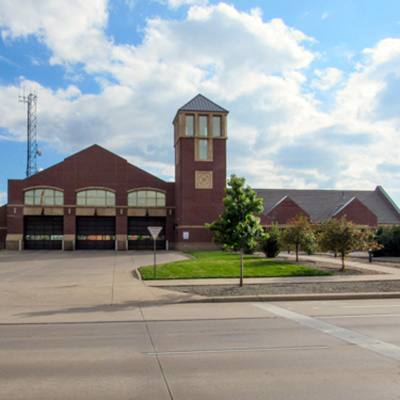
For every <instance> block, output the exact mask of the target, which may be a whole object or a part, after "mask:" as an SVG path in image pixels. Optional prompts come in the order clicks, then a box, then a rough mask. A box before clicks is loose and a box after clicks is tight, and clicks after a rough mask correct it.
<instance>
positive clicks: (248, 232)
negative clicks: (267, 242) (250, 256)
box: [206, 175, 266, 286]
mask: <svg viewBox="0 0 400 400" xmlns="http://www.w3.org/2000/svg"><path fill="white" fill-rule="evenodd" d="M225 193H226V197H225V198H224V206H225V211H224V212H223V213H222V214H221V215H220V216H219V220H217V221H214V222H213V223H211V224H206V228H208V229H210V230H211V231H213V232H215V234H216V236H215V237H214V238H213V242H214V243H219V244H223V247H224V248H225V249H232V250H235V251H240V286H243V252H244V251H245V250H248V249H251V248H254V247H255V246H257V241H258V240H261V239H262V238H264V237H265V236H266V235H265V234H264V232H263V229H262V227H261V226H260V224H259V222H260V220H259V218H257V217H255V215H254V214H259V213H261V212H262V210H263V206H262V199H258V198H257V197H256V193H255V192H254V191H253V190H252V189H251V187H250V186H245V179H244V178H238V177H237V176H236V175H231V177H230V179H229V180H228V187H227V188H226V189H225Z"/></svg>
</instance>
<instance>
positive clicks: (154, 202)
mask: <svg viewBox="0 0 400 400" xmlns="http://www.w3.org/2000/svg"><path fill="white" fill-rule="evenodd" d="M128 206H129V207H165V193H162V192H157V191H155V190H135V191H133V192H130V193H128Z"/></svg>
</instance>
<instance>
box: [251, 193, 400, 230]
mask: <svg viewBox="0 0 400 400" xmlns="http://www.w3.org/2000/svg"><path fill="white" fill-rule="evenodd" d="M254 190H255V191H256V192H257V196H258V197H259V198H262V199H263V206H264V213H265V212H267V211H268V210H271V209H272V208H273V207H274V206H275V205H276V204H277V203H279V202H280V201H281V200H282V199H283V198H284V197H285V196H287V197H289V198H290V199H292V200H293V201H294V202H295V203H297V204H298V206H299V207H301V208H302V209H303V210H304V211H305V212H307V213H308V214H309V215H310V218H311V220H312V221H323V220H325V219H327V218H330V217H332V216H333V214H334V213H335V212H337V211H338V210H339V209H340V208H342V207H343V206H344V205H345V204H347V203H348V202H349V201H350V200H352V199H353V198H354V197H355V198H357V199H358V200H360V201H361V203H363V204H364V205H365V206H366V207H367V208H368V209H369V210H371V211H372V212H373V213H374V214H375V215H376V216H377V217H378V224H380V225H381V224H400V211H399V209H398V207H397V206H396V204H395V203H393V201H392V200H391V199H390V197H389V196H388V195H387V194H386V192H385V191H384V190H383V189H382V188H381V187H380V186H378V187H377V188H376V189H375V190H374V191H372V190H371V191H367V190H300V189H254Z"/></svg>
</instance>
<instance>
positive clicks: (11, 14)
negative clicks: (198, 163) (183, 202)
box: [0, 0, 400, 204]
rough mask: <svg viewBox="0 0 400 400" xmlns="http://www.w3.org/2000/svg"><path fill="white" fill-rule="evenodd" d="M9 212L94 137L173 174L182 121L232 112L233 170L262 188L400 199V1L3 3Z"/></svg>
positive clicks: (0, 150)
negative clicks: (29, 118) (214, 106)
mask: <svg viewBox="0 0 400 400" xmlns="http://www.w3.org/2000/svg"><path fill="white" fill-rule="evenodd" d="M0 33H1V37H0V204H4V203H6V202H7V179H23V178H24V177H25V171H26V147H27V146H26V104H24V103H20V102H18V96H19V95H22V94H23V93H24V90H25V94H28V93H30V92H31V91H33V92H35V93H37V96H38V102H37V105H38V112H37V137H38V144H39V148H40V149H42V156H41V157H38V160H37V163H38V167H39V168H43V169H45V168H48V167H49V166H51V165H53V164H55V163H58V162H60V161H62V160H63V159H64V158H65V157H68V156H69V155H71V154H73V153H75V152H77V151H79V150H82V149H83V148H85V147H87V146H90V145H92V144H94V143H97V144H99V145H101V146H103V147H105V148H107V149H109V150H111V151H113V152H115V153H116V154H118V155H120V156H122V157H124V158H126V159H127V160H128V161H129V162H131V163H133V164H135V165H137V166H138V167H140V168H143V169H145V170H147V171H149V172H151V173H153V174H155V175H157V176H159V177H161V178H163V179H165V180H173V179H174V166H173V163H174V149H173V140H172V136H173V131H172V120H173V118H174V116H175V113H176V111H177V109H178V108H179V107H181V106H182V105H184V104H185V103H186V102H188V101H189V100H190V99H192V98H193V97H194V96H196V95H197V94H198V93H202V94H203V95H204V96H206V97H208V98H210V99H211V100H213V101H215V102H216V103H218V104H219V105H221V106H222V107H224V108H226V109H228V110H229V111H230V114H229V130H228V135H229V140H228V173H229V174H231V173H236V174H237V175H239V176H243V177H245V178H246V181H247V183H249V184H250V185H251V186H253V187H254V188H297V189H304V188H305V189H317V188H319V189H339V190H340V189H354V190H356V189H359V190H374V189H375V187H376V186H377V185H381V186H383V187H384V188H385V189H386V191H387V192H388V193H389V195H390V196H391V197H392V198H393V200H395V202H396V203H397V204H400V159H399V154H400V0H396V1H394V0H387V1H384V2H382V1H376V0H369V1H367V2H366V1H365V0H364V1H358V0H357V1H348V0H346V1H342V0H335V1H330V0H329V1H315V0H312V1H311V0H308V1H307V0H303V1H297V0H296V1H295V0H279V1H278V0H265V1H261V0H246V1H231V2H216V1H211V0H152V1H145V0H109V1H107V0H2V1H1V2H0Z"/></svg>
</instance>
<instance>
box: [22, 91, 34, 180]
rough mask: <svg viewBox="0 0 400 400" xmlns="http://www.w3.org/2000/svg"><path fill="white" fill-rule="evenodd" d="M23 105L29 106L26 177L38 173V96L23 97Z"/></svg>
mask: <svg viewBox="0 0 400 400" xmlns="http://www.w3.org/2000/svg"><path fill="white" fill-rule="evenodd" d="M19 100H20V101H21V102H23V103H27V104H28V133H27V146H28V148H27V162H26V177H29V176H31V175H34V174H36V173H37V172H38V171H37V163H36V159H37V154H38V146H37V142H36V103H37V96H36V94H33V93H31V94H29V95H28V96H21V97H20V99H19Z"/></svg>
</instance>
